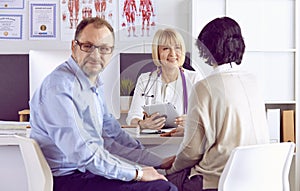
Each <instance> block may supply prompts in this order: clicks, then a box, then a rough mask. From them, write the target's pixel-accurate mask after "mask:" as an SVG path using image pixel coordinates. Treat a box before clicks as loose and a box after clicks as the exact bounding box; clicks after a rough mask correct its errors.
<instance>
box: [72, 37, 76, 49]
mask: <svg viewBox="0 0 300 191" xmlns="http://www.w3.org/2000/svg"><path fill="white" fill-rule="evenodd" d="M75 46H76V43H75V40H72V43H71V49H72V51H75Z"/></svg>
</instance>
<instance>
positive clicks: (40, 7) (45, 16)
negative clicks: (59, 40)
mask: <svg viewBox="0 0 300 191" xmlns="http://www.w3.org/2000/svg"><path fill="white" fill-rule="evenodd" d="M29 7H30V12H29V18H30V19H29V22H30V24H29V39H30V40H33V39H39V40H46V39H47V40H49V39H55V38H56V12H57V11H56V7H57V4H56V3H49V4H48V3H47V4H46V3H35V2H30V3H29Z"/></svg>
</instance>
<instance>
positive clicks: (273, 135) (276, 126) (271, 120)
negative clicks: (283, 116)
mask: <svg viewBox="0 0 300 191" xmlns="http://www.w3.org/2000/svg"><path fill="white" fill-rule="evenodd" d="M267 120H268V126H269V133H270V142H271V143H279V142H280V109H267Z"/></svg>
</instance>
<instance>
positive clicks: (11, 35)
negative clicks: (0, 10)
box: [0, 14, 23, 40]
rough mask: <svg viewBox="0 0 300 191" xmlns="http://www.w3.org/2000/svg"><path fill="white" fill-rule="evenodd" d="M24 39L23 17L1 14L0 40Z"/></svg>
mask: <svg viewBox="0 0 300 191" xmlns="http://www.w3.org/2000/svg"><path fill="white" fill-rule="evenodd" d="M22 39H23V15H10V14H0V40H22Z"/></svg>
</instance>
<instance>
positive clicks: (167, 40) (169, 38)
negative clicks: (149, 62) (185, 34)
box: [152, 28, 186, 67]
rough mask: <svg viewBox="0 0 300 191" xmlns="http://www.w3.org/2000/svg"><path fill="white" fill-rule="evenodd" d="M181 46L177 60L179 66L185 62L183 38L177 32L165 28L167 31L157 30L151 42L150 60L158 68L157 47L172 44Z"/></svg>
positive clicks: (159, 64)
mask: <svg viewBox="0 0 300 191" xmlns="http://www.w3.org/2000/svg"><path fill="white" fill-rule="evenodd" d="M174 42H175V44H177V45H180V46H181V52H182V54H181V58H180V59H179V66H182V65H183V63H184V60H185V52H186V49H185V44H184V41H183V38H182V36H181V34H180V33H179V32H177V31H176V30H174V29H171V28H167V29H159V30H158V31H156V33H155V35H154V37H153V41H152V59H153V62H154V64H155V65H156V66H158V67H160V66H161V63H160V58H159V52H158V47H159V46H161V45H171V43H174Z"/></svg>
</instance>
